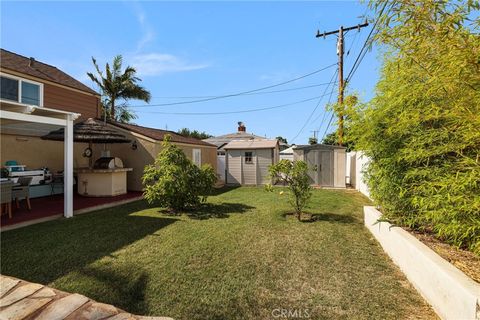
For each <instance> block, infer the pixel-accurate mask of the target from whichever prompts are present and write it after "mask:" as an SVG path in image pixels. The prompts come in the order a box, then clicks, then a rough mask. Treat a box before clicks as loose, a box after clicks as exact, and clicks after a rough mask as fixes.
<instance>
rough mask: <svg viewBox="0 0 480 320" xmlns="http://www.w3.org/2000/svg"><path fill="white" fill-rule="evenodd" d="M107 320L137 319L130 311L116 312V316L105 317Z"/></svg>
mask: <svg viewBox="0 0 480 320" xmlns="http://www.w3.org/2000/svg"><path fill="white" fill-rule="evenodd" d="M107 320H137V319H136V318H134V317H133V315H132V314H131V313H126V312H122V313H119V314H117V315H116V316H113V317H111V318H107Z"/></svg>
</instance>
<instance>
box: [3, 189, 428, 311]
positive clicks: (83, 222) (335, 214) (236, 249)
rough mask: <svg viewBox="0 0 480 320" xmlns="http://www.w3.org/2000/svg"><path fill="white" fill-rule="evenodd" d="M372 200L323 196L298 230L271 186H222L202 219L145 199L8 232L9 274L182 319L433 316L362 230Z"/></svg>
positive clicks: (332, 193)
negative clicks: (296, 313) (288, 314)
mask: <svg viewBox="0 0 480 320" xmlns="http://www.w3.org/2000/svg"><path fill="white" fill-rule="evenodd" d="M367 203H368V200H366V198H364V197H363V196H361V195H360V194H358V193H354V192H352V191H350V192H348V191H333V190H315V191H314V195H313V197H312V202H311V205H310V207H309V208H308V209H307V211H308V212H310V213H312V214H314V215H315V216H314V217H315V221H314V222H299V221H297V220H296V219H295V218H294V217H292V216H290V215H287V214H288V213H289V211H290V209H289V206H288V204H287V202H286V198H285V197H284V196H280V195H279V194H278V192H275V193H268V192H265V191H264V190H263V189H262V188H237V189H222V190H220V191H219V192H218V194H217V195H216V196H212V197H210V198H209V203H208V205H207V207H205V208H203V209H202V210H201V211H200V216H201V218H198V217H194V216H188V215H182V216H170V215H167V214H165V213H162V211H161V210H160V209H159V208H149V207H148V206H147V205H146V204H145V203H144V202H136V203H132V204H129V205H124V206H122V207H118V208H113V209H108V210H102V211H98V212H95V213H91V214H85V215H80V216H76V217H74V218H73V219H64V220H57V221H52V222H47V223H43V224H38V225H34V226H31V227H26V228H22V229H19V230H13V231H8V232H4V233H2V239H1V240H2V241H1V271H2V273H3V274H6V275H11V276H15V277H19V278H22V279H26V280H29V281H34V282H39V283H43V284H49V285H51V286H53V287H55V288H57V289H61V290H65V291H69V292H79V293H82V294H84V295H87V296H89V297H91V298H93V299H96V300H98V301H102V302H106V303H111V304H114V305H116V306H118V307H120V308H123V309H126V310H128V311H130V312H134V313H137V314H145V315H165V316H171V317H174V318H176V319H274V317H273V316H272V311H274V310H275V309H279V308H282V309H290V310H295V309H296V310H302V311H303V312H304V313H305V309H307V311H306V312H307V313H308V314H309V315H310V318H311V319H322V318H335V319H337V318H345V319H347V318H348V319H351V318H354V319H373V318H376V319H387V318H390V319H399V318H402V319H405V318H410V319H412V318H422V319H424V318H432V317H434V315H433V313H432V311H431V310H430V309H429V308H428V307H427V306H426V305H425V303H424V302H423V300H422V299H421V298H420V296H419V295H418V294H417V293H416V292H415V291H414V290H413V289H412V287H411V286H410V285H409V284H408V282H407V281H406V279H405V278H404V277H403V276H402V274H401V273H400V271H398V269H397V268H396V267H395V266H394V265H393V264H392V263H391V262H390V261H389V259H388V258H387V257H386V255H385V254H384V253H383V252H382V250H381V248H380V246H379V245H378V244H377V242H376V241H375V240H374V239H373V238H372V236H371V235H370V234H369V232H368V230H366V229H365V228H364V227H363V223H362V206H363V205H364V204H367ZM274 312H275V311H274Z"/></svg>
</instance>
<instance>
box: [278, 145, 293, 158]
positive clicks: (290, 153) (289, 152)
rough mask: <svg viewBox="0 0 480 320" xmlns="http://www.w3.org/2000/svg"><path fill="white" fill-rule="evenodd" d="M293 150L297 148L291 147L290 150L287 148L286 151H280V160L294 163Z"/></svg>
mask: <svg viewBox="0 0 480 320" xmlns="http://www.w3.org/2000/svg"><path fill="white" fill-rule="evenodd" d="M293 148H295V145H293V146H291V147H290V148H287V149H285V150H282V151H280V160H290V161H293Z"/></svg>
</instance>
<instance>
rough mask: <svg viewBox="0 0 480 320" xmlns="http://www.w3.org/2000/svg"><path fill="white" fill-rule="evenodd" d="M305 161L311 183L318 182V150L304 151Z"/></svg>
mask: <svg viewBox="0 0 480 320" xmlns="http://www.w3.org/2000/svg"><path fill="white" fill-rule="evenodd" d="M305 162H307V166H308V176H309V177H310V183H311V184H318V172H319V171H318V170H319V168H318V151H316V150H309V151H306V152H305Z"/></svg>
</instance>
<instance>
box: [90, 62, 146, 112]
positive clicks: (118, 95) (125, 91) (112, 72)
mask: <svg viewBox="0 0 480 320" xmlns="http://www.w3.org/2000/svg"><path fill="white" fill-rule="evenodd" d="M92 62H93V65H94V66H95V70H96V71H97V74H98V76H97V75H94V74H93V73H91V72H87V75H88V77H89V78H90V79H91V80H92V81H93V82H94V83H95V84H97V85H98V86H99V87H100V90H101V91H102V95H103V96H104V98H105V99H104V101H107V102H108V105H109V107H108V108H107V110H106V111H107V112H105V113H106V116H107V118H109V119H112V120H122V119H119V117H118V115H117V114H116V113H115V107H116V105H115V103H116V102H117V100H119V99H120V100H128V99H138V100H143V101H145V102H149V101H150V92H149V91H147V90H146V89H145V88H143V87H142V86H140V85H138V84H137V82H139V81H142V80H141V79H140V78H138V77H136V76H135V74H136V73H137V70H135V68H133V67H130V66H128V67H127V68H126V69H125V71H123V73H122V56H121V55H117V56H115V57H114V58H113V63H112V68H111V69H110V65H109V64H108V63H107V64H106V65H105V76H104V75H103V72H102V71H101V70H100V68H99V67H98V65H97V60H95V58H94V57H92ZM122 110H123V111H122V113H125V112H127V113H128V112H129V111H128V110H126V105H123V106H122ZM127 118H128V117H127ZM123 120H125V119H123Z"/></svg>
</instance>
